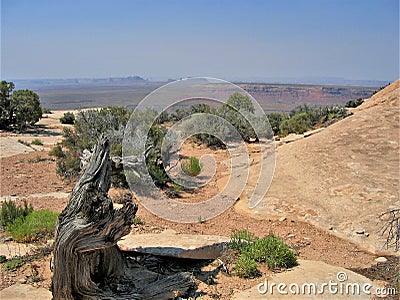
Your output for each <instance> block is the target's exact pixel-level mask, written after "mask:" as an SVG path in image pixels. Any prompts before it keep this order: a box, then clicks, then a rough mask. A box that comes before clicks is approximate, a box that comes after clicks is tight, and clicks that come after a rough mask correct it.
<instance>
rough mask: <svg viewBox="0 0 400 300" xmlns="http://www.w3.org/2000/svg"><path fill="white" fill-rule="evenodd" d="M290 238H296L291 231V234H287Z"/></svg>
mask: <svg viewBox="0 0 400 300" xmlns="http://www.w3.org/2000/svg"><path fill="white" fill-rule="evenodd" d="M287 237H288V238H289V239H290V238H294V237H295V235H294V234H293V233H291V234H288V236H287Z"/></svg>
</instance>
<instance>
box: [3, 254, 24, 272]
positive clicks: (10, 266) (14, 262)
mask: <svg viewBox="0 0 400 300" xmlns="http://www.w3.org/2000/svg"><path fill="white" fill-rule="evenodd" d="M22 265H23V261H22V259H21V258H20V257H16V258H13V259H8V260H6V261H5V262H4V265H3V268H4V269H6V270H9V271H11V270H16V269H17V268H19V267H20V266H22Z"/></svg>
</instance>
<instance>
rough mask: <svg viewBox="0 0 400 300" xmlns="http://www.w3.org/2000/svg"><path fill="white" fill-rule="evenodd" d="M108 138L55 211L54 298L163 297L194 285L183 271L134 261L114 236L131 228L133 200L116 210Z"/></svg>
mask: <svg viewBox="0 0 400 300" xmlns="http://www.w3.org/2000/svg"><path fill="white" fill-rule="evenodd" d="M110 174H111V168H110V157H109V143H108V141H107V140H101V141H100V142H99V143H98V145H97V147H96V148H95V150H94V152H93V155H92V158H91V160H90V162H89V164H88V166H87V167H86V169H85V171H84V173H83V175H82V177H81V178H80V179H79V181H78V183H77V184H76V186H75V187H74V189H73V191H72V193H71V197H70V200H69V203H68V205H67V206H66V208H65V209H64V210H63V212H62V213H61V214H60V215H59V217H58V225H57V228H56V232H55V244H54V263H53V267H54V269H53V270H54V274H53V281H52V292H53V297H54V299H167V298H171V297H173V292H175V291H176V292H178V293H180V294H185V293H186V292H187V290H188V289H190V288H191V287H192V286H193V281H192V280H191V278H190V276H189V275H188V274H186V273H178V274H174V275H170V276H164V278H163V276H160V274H157V273H155V272H151V271H149V270H146V269H145V268H144V267H143V266H138V265H134V264H132V263H131V262H130V261H128V260H127V259H126V258H125V257H124V255H123V254H122V253H121V252H120V251H119V249H118V248H117V246H116V242H117V240H118V239H119V238H121V237H122V236H124V235H126V234H128V233H129V231H130V226H131V224H132V219H133V217H134V216H135V214H136V211H137V205H135V204H133V203H132V202H128V203H125V204H124V206H123V207H122V208H121V209H119V210H114V209H113V205H112V202H111V199H110V198H109V196H108V194H107V193H108V190H109V188H110V182H111V179H110Z"/></svg>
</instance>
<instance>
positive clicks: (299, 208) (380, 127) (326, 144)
mask: <svg viewBox="0 0 400 300" xmlns="http://www.w3.org/2000/svg"><path fill="white" fill-rule="evenodd" d="M399 116H400V114H399V81H397V82H395V83H393V84H392V85H390V86H389V87H387V88H385V89H384V90H382V91H380V92H379V93H377V94H376V95H374V96H373V97H372V98H371V99H369V100H367V101H366V102H365V103H364V104H363V105H362V106H360V107H359V108H357V109H355V110H354V115H352V116H350V117H348V118H346V119H344V120H342V121H340V122H338V123H336V124H334V125H332V126H330V127H328V128H327V129H325V130H323V131H321V132H319V133H317V134H315V135H313V136H311V137H308V138H306V139H302V140H299V141H296V142H294V143H290V144H285V145H283V146H281V147H279V148H278V149H277V164H276V170H275V175H274V179H273V182H272V185H271V187H270V190H269V191H268V193H267V195H266V197H265V198H264V200H263V201H262V202H261V203H260V205H259V206H258V207H256V208H255V209H253V210H252V212H253V213H257V214H261V215H270V214H278V215H286V214H293V215H295V216H296V215H297V216H298V217H300V218H302V219H305V220H308V221H310V222H311V223H313V224H316V225H317V226H319V227H322V228H324V229H328V228H330V227H333V228H332V229H333V230H332V231H333V232H336V233H337V234H338V235H340V236H341V237H345V238H350V239H351V240H353V241H355V242H357V243H358V244H359V245H360V246H362V247H365V248H367V249H369V250H377V249H381V247H382V245H383V240H382V238H381V237H380V235H379V234H378V231H379V228H380V226H382V223H378V216H379V214H380V213H382V212H383V211H385V210H386V209H388V208H394V207H399V206H400V201H399V172H400V169H399V156H400V155H399V153H400V150H399ZM252 181H254V182H255V181H256V174H253V176H251V178H250V182H249V185H250V186H251V185H252V184H253V185H254V182H252ZM245 194H246V193H244V194H243V197H242V201H241V203H240V204H239V205H238V208H244V207H245V205H243V203H245V201H246V199H245V198H246V197H245ZM243 198H244V199H243ZM362 231H365V233H366V234H360V233H356V232H362Z"/></svg>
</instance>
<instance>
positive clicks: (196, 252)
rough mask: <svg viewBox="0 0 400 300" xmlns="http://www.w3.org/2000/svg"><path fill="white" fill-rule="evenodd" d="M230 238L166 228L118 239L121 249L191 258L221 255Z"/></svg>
mask: <svg viewBox="0 0 400 300" xmlns="http://www.w3.org/2000/svg"><path fill="white" fill-rule="evenodd" d="M228 242H229V238H227V237H223V236H218V235H192V234H180V233H176V232H175V231H172V230H166V231H164V232H162V233H158V234H152V233H150V234H129V235H127V236H125V237H123V238H122V239H121V240H120V241H118V244H117V245H118V247H119V249H120V250H121V251H128V252H140V253H147V254H153V255H158V256H168V257H177V258H189V259H215V258H217V257H219V256H221V253H222V251H223V250H224V248H225V247H226V245H227V244H228Z"/></svg>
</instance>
